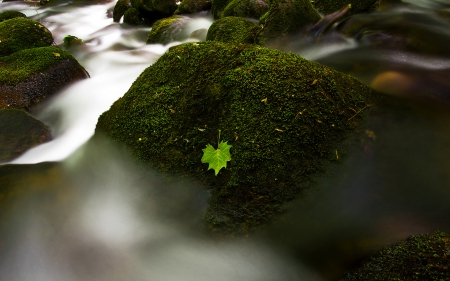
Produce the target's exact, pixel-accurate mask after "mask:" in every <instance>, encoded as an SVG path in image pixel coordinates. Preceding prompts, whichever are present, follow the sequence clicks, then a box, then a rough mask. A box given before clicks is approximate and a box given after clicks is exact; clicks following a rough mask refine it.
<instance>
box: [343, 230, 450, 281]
mask: <svg viewBox="0 0 450 281" xmlns="http://www.w3.org/2000/svg"><path fill="white" fill-rule="evenodd" d="M369 280H370V281H384V280H393V281H394V280H399V281H400V280H430V281H445V280H450V235H448V234H446V233H444V232H439V231H438V232H435V233H432V234H423V235H415V236H411V237H409V238H408V239H406V240H403V241H401V242H399V243H397V244H395V245H393V246H389V247H385V248H383V249H382V250H381V251H380V252H379V253H378V254H377V255H376V256H375V257H373V258H371V259H370V260H369V261H367V262H366V263H364V264H363V265H362V266H361V267H360V268H359V269H357V270H355V271H354V272H352V273H349V274H347V275H346V276H345V277H344V278H343V279H341V281H369Z"/></svg>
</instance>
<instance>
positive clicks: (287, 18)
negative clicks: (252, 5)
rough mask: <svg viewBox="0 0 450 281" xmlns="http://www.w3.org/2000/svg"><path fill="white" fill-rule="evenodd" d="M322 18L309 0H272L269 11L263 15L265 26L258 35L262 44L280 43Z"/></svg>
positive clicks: (262, 21)
mask: <svg viewBox="0 0 450 281" xmlns="http://www.w3.org/2000/svg"><path fill="white" fill-rule="evenodd" d="M319 20H320V15H319V14H318V13H317V11H316V10H315V9H314V7H313V6H312V4H311V2H310V1H309V0H272V1H270V7H269V12H268V13H267V14H265V15H264V16H263V17H262V20H261V24H262V25H263V28H262V30H261V32H260V34H259V35H258V41H259V43H260V44H261V45H270V44H271V43H272V42H273V41H276V43H278V44H279V43H280V41H281V40H283V38H285V37H286V36H288V35H291V34H295V33H297V32H299V31H301V30H303V29H305V28H306V27H308V26H310V25H313V24H315V23H316V22H317V21H319Z"/></svg>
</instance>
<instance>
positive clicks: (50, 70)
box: [0, 47, 88, 108]
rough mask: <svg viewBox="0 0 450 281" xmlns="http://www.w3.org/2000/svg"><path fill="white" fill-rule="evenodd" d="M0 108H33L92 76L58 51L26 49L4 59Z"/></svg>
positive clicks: (1, 73)
mask: <svg viewBox="0 0 450 281" xmlns="http://www.w3.org/2000/svg"><path fill="white" fill-rule="evenodd" d="M0 66H1V67H0V108H29V107H30V106H31V105H33V104H36V103H38V102H39V101H41V100H43V99H44V98H45V97H47V96H49V95H51V94H53V93H55V92H56V91H58V90H60V89H61V88H63V87H65V86H67V85H68V84H69V83H71V82H73V81H76V80H79V79H83V78H86V77H87V76H88V74H87V72H86V71H85V70H84V68H83V67H82V66H81V65H80V64H79V63H78V62H77V60H76V59H75V58H74V57H73V56H72V55H71V54H70V53H68V52H66V51H64V50H61V49H59V48H58V47H41V48H32V49H25V50H21V51H18V52H15V53H13V54H12V55H9V56H4V57H0Z"/></svg>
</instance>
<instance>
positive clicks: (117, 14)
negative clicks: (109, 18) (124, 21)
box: [113, 0, 131, 22]
mask: <svg viewBox="0 0 450 281" xmlns="http://www.w3.org/2000/svg"><path fill="white" fill-rule="evenodd" d="M130 7H131V0H119V1H117V3H116V5H115V6H114V11H113V21H114V22H119V21H120V19H121V18H122V17H123V15H124V14H125V11H126V10H128V8H130Z"/></svg>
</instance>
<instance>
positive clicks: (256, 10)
mask: <svg viewBox="0 0 450 281" xmlns="http://www.w3.org/2000/svg"><path fill="white" fill-rule="evenodd" d="M268 10H269V5H268V4H267V3H266V2H265V1H263V0H233V1H231V2H230V3H229V4H228V5H227V6H226V7H225V9H224V11H223V16H224V17H229V16H235V17H243V18H253V19H259V18H260V17H261V16H262V15H264V14H265V13H266V12H267V11H268Z"/></svg>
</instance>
